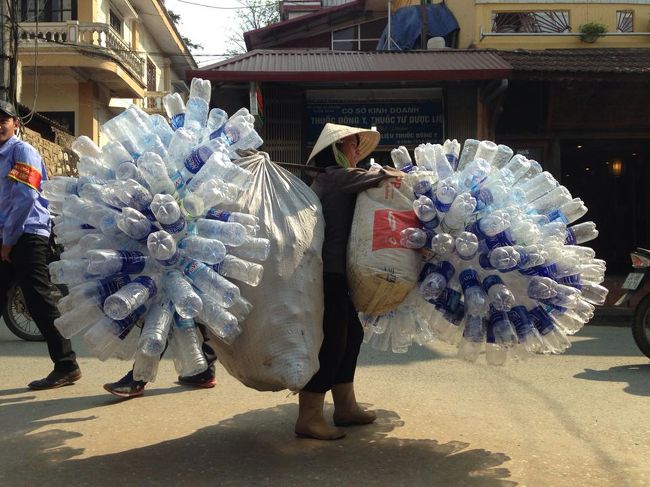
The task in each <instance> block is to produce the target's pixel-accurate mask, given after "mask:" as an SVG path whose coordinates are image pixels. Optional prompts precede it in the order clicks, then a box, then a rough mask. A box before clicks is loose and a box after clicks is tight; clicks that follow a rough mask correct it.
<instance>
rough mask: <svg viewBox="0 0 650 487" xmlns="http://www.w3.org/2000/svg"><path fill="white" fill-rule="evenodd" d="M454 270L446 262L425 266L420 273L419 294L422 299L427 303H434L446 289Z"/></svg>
mask: <svg viewBox="0 0 650 487" xmlns="http://www.w3.org/2000/svg"><path fill="white" fill-rule="evenodd" d="M454 272H455V269H454V267H453V265H451V264H450V263H449V262H447V261H440V262H437V263H436V264H425V266H424V268H423V269H422V272H421V273H420V292H421V293H422V297H423V298H424V299H426V300H427V301H429V302H434V301H435V300H436V299H438V296H440V294H441V293H442V292H443V291H444V290H445V289H446V288H447V285H448V284H449V281H450V280H451V278H452V276H453V275H454Z"/></svg>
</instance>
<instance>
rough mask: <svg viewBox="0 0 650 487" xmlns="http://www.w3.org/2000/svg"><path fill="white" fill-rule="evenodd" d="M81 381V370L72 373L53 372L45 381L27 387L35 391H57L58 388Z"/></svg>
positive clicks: (36, 381) (41, 380)
mask: <svg viewBox="0 0 650 487" xmlns="http://www.w3.org/2000/svg"><path fill="white" fill-rule="evenodd" d="M79 379H81V370H79V369H76V370H73V371H72V372H59V371H56V370H53V371H52V372H50V373H49V375H48V376H47V377H45V378H44V379H39V380H35V381H33V382H30V383H29V384H27V387H29V388H30V389H33V390H35V391H41V390H45V389H56V388H57V387H63V386H70V385H72V384H73V383H75V382H76V381H78V380H79Z"/></svg>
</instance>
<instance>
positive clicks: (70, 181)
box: [41, 176, 79, 201]
mask: <svg viewBox="0 0 650 487" xmlns="http://www.w3.org/2000/svg"><path fill="white" fill-rule="evenodd" d="M78 181H79V180H78V179H77V178H73V177H68V176H55V177H53V178H52V179H47V180H45V181H42V182H41V190H42V191H43V196H44V197H45V198H47V199H48V200H50V201H54V200H56V201H63V198H64V196H65V195H68V194H75V195H76V194H77V183H78Z"/></svg>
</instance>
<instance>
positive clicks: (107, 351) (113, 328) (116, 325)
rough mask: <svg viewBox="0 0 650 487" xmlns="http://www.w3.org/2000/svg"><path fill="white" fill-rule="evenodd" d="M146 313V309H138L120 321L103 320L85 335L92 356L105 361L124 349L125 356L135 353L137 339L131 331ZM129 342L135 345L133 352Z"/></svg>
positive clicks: (106, 318)
mask: <svg viewBox="0 0 650 487" xmlns="http://www.w3.org/2000/svg"><path fill="white" fill-rule="evenodd" d="M145 312H146V310H145V308H144V307H141V308H138V309H137V310H136V311H135V312H133V313H132V314H130V315H129V316H127V317H126V318H125V319H123V320H120V321H115V320H112V319H110V318H108V317H107V316H104V317H103V318H101V319H100V320H99V321H98V322H97V323H95V324H94V325H93V326H92V327H91V328H90V329H89V330H88V331H87V332H86V333H85V334H84V341H85V342H86V345H87V346H88V348H89V349H90V351H91V352H92V354H93V355H95V356H96V357H97V358H98V359H99V360H102V361H104V360H107V359H109V358H110V357H113V356H116V355H118V353H119V350H120V349H122V348H124V349H125V352H123V355H125V356H128V355H129V353H130V352H134V351H135V346H136V345H137V337H136V335H135V334H132V333H131V330H132V329H133V328H134V327H135V324H136V323H137V322H138V320H139V319H140V318H141V317H142V316H143V315H144V313H145ZM129 342H131V343H133V350H131V346H130V343H129Z"/></svg>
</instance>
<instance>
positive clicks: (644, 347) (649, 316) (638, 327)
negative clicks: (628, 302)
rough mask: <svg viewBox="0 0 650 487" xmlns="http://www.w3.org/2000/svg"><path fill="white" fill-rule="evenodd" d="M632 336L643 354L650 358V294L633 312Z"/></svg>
mask: <svg viewBox="0 0 650 487" xmlns="http://www.w3.org/2000/svg"><path fill="white" fill-rule="evenodd" d="M632 336H633V337H634V341H635V342H636V344H637V346H638V347H639V349H641V351H642V352H643V354H644V355H645V356H646V357H648V358H650V294H648V295H647V296H646V297H645V298H643V299H642V300H641V302H640V303H639V304H638V306H637V307H636V310H635V311H634V319H633V321H632Z"/></svg>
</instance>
